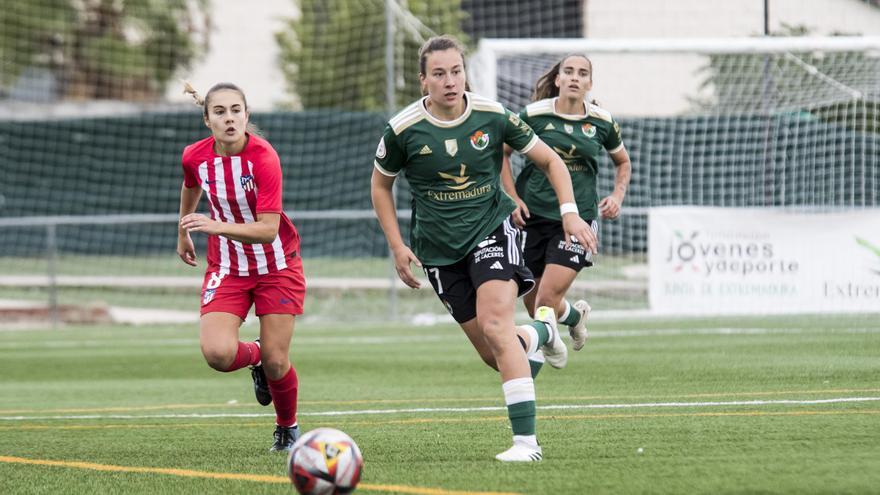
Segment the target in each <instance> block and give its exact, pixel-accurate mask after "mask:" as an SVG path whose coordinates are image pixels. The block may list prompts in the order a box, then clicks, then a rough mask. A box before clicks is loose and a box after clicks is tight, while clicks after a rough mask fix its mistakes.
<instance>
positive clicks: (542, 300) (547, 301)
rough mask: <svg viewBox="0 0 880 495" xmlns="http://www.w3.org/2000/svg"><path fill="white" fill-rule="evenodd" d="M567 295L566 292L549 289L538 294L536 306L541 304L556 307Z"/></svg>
mask: <svg viewBox="0 0 880 495" xmlns="http://www.w3.org/2000/svg"><path fill="white" fill-rule="evenodd" d="M564 296H565V293H564V292H557V291H547V292H542V293H541V294H538V297H537V298H536V299H535V307H536V308H539V307H541V306H549V307H551V308H554V309H556V308H557V307H558V306H559V304H560V303H561V302H562V298H563V297H564Z"/></svg>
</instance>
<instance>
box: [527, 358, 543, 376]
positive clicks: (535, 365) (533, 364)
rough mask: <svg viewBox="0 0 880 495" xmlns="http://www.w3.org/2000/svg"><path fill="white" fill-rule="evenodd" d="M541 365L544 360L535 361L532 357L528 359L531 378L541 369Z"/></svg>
mask: <svg viewBox="0 0 880 495" xmlns="http://www.w3.org/2000/svg"><path fill="white" fill-rule="evenodd" d="M541 366H544V361H535V360H534V359H529V368H531V370H532V378H533V379H534V378H535V377H536V376H538V372H539V371H541Z"/></svg>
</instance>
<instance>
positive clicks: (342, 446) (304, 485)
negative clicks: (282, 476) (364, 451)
mask: <svg viewBox="0 0 880 495" xmlns="http://www.w3.org/2000/svg"><path fill="white" fill-rule="evenodd" d="M363 467H364V458H363V457H362V456H361V451H360V449H359V448H358V446H357V444H356V443H354V440H352V439H351V437H349V436H348V435H346V434H345V433H343V432H341V431H339V430H335V429H333V428H317V429H314V430H312V431H309V432H307V433H306V434H304V435H303V436H301V437H300V439H299V440H297V441H296V443H295V444H294V445H293V449H291V451H290V455H289V456H288V457H287V475H288V476H289V477H290V482H291V483H293V486H294V487H295V488H296V491H298V492H299V493H301V494H302V495H337V494H346V493H351V492H353V491H354V488H355V486H357V484H358V481H360V479H361V470H362V469H363Z"/></svg>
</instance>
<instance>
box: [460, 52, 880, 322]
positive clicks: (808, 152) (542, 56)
mask: <svg viewBox="0 0 880 495" xmlns="http://www.w3.org/2000/svg"><path fill="white" fill-rule="evenodd" d="M567 54H584V55H587V56H588V57H589V58H590V60H591V61H592V65H593V87H592V91H591V92H590V95H589V97H590V98H591V99H593V100H595V101H597V102H598V104H599V105H600V106H602V107H603V108H605V109H606V110H608V111H610V112H611V113H612V114H613V115H614V118H615V119H616V120H618V121H619V122H620V126H621V129H622V133H623V138H624V142H625V145H626V147H627V149H628V151H629V154H630V157H631V158H632V162H633V169H634V172H633V176H632V182H631V184H630V188H629V191H628V193H627V197H626V200H625V204H624V209H623V215H622V217H621V218H620V219H619V220H617V221H612V222H608V221H605V222H602V224H601V235H600V238H601V239H600V240H601V245H602V248H601V251H602V255H601V257H600V258H599V260H600V261H599V263H597V267H596V268H597V269H596V270H587V271H586V273H583V274H581V275H580V277H579V279H578V280H579V282H582V283H583V285H582V286H581V287H582V290H583V291H585V292H584V294H586V295H587V296H590V297H591V298H592V299H598V300H599V301H600V302H601V306H602V307H604V308H609V307H621V308H648V307H649V304H648V298H647V297H646V293H647V289H648V287H649V286H650V287H651V288H652V290H653V289H654V288H655V286H654V285H652V284H649V280H648V277H649V273H651V274H652V275H653V271H649V269H648V266H647V265H648V263H647V262H648V255H649V252H650V251H651V250H655V251H659V250H661V249H664V250H665V249H667V246H659V245H655V244H652V243H650V242H649V232H648V230H649V229H648V223H649V214H650V212H651V210H652V209H654V208H658V207H670V206H682V205H687V206H697V207H723V208H739V209H743V210H742V211H743V212H745V211H746V210H745V209H760V210H762V211H774V210H783V211H790V210H792V209H797V210H808V211H811V212H839V211H854V210H864V209H871V208H876V207H877V206H878V202H880V38H876V37H874V38H871V37H824V38H811V37H779V38H776V37H771V38H739V39H682V40H660V39H642V40H587V39H530V40H523V39H483V40H481V41H480V43H479V45H478V47H477V50H476V51H475V53H474V54H473V55H472V57H471V58H470V67H469V76H470V78H471V82H472V84H473V85H474V87H475V91H477V92H480V93H482V94H484V95H486V96H489V97H492V98H496V99H498V100H499V101H501V102H502V103H504V104H505V106H507V107H508V108H511V109H515V110H518V109H521V108H522V107H523V106H524V105H526V104H527V103H528V102H529V101H530V96H531V92H532V88H533V86H534V83H535V81H536V80H537V79H538V78H539V77H540V76H541V75H542V74H544V73H545V72H546V71H547V70H548V69H549V68H550V67H551V66H552V65H553V64H555V63H556V62H557V61H559V60H560V59H562V58H563V57H565V56H566V55H567ZM604 158H605V161H604V164H603V165H602V166H601V167H600V180H599V185H598V189H599V194H600V197H602V196H603V195H605V194H609V193H610V192H611V191H612V189H613V181H614V167H613V165H612V164H611V163H610V160H609V159H608V157H607V156H606V157H604ZM521 164H522V162H521V161H519V162H515V163H514V168H515V169H516V168H517V166H521ZM874 211H877V210H874ZM719 225H720V223H719ZM719 228H720V227H719ZM817 228H818V227H817ZM693 232H696V230H694V231H693ZM757 232H758V230H757V229H754V234H753V235H759V234H758V233H757ZM679 234H680V235H685V233H684V232H679ZM688 235H690V234H688ZM694 235H695V234H694ZM704 237H705V236H704ZM862 240H863V241H865V242H866V245H863V246H861V247H855V246H853V249H856V250H858V251H857V252H859V253H863V256H861V255H860V257H859V258H860V260H861V259H862V258H863V259H864V263H862V261H858V262H857V261H856V260H853V264H856V263H858V264H864V267H863V268H865V270H864V271H865V273H869V272H870V270H871V267H872V266H873V265H875V264H876V263H873V262H872V261H871V259H872V255H871V254H870V251H871V249H870V246H875V247H876V246H878V245H880V242H878V241H880V239H872V240H871V241H870V242H869V241H866V240H865V239H862ZM675 242H678V244H676V246H677V245H681V244H682V242H681V241H675ZM685 244H686V243H685ZM706 246H710V247H711V248H712V249H719V246H720V249H724V248H729V245H728V244H724V243H715V244H706ZM872 263H873V264H872ZM694 266H695V268H694V269H697V268H696V265H694ZM724 266H725V267H726V266H727V265H724ZM600 267H601V268H600ZM874 268H876V267H874ZM679 269H680V267H679ZM865 276H866V277H868V278H867V279H865V280H866V282H865V284H864V285H863V287H864V289H865V290H866V291H867V292H869V293H875V292H877V290H878V287H877V284H876V283H872V282H871V280H872V279H871V278H870V276H869V275H865ZM653 283H661V281H659V280H656V277H655V280H653ZM794 285H796V284H794ZM844 287H846V286H845V285H844ZM577 289H578V285H577V283H576V285H575V290H577ZM661 289H666V290H674V289H670V288H669V285H668V284H667V285H666V286H665V287H664V286H662V285H661ZM821 290H824V291H825V292H826V295H827V292H828V290H829V289H828V288H827V287H825V288H824V289H821ZM590 291H592V292H593V293H592V294H590ZM652 293H653V292H652ZM652 297H653V296H652ZM876 303H880V300H877V299H875V304H876ZM823 304H824V303H823ZM827 304H828V307H827V308H826V307H824V306H811V307H810V308H812V309H814V310H817V311H818V310H827V309H830V310H834V309H840V310H843V309H844V308H845V307H846V306H845V305H842V304H840V302H828V303H827ZM835 304H836V305H837V306H835ZM656 306H657V304H653V305H652V308H651V309H653V310H655V311H656V310H658V309H660V310H662V309H663V308H662V305H661V307H660V308H658V307H656ZM713 308H714V309H713ZM715 309H718V308H716V307H715V306H713V305H711V304H709V305H708V306H707V307H706V308H705V311H706V312H709V313H711V312H712V311H714V310H715ZM719 310H720V309H719ZM774 310H775V308H773V307H767V308H766V309H765V308H763V307H762V308H761V309H759V311H760V312H763V311H767V312H773V311H774ZM807 310H809V309H807Z"/></svg>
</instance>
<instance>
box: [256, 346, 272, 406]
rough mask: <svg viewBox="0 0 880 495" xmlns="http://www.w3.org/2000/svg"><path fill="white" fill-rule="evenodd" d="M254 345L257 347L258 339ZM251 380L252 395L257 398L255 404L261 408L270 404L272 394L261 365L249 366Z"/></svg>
mask: <svg viewBox="0 0 880 495" xmlns="http://www.w3.org/2000/svg"><path fill="white" fill-rule="evenodd" d="M256 343H257V345H259V344H260V339H257V340H256ZM251 378H253V379H254V395H255V396H256V397H257V402H259V403H260V405H261V406H268V405H269V404H271V403H272V394H271V393H270V392H269V382H268V381H266V372H265V371H263V365H261V364H258V365H256V366H251Z"/></svg>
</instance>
